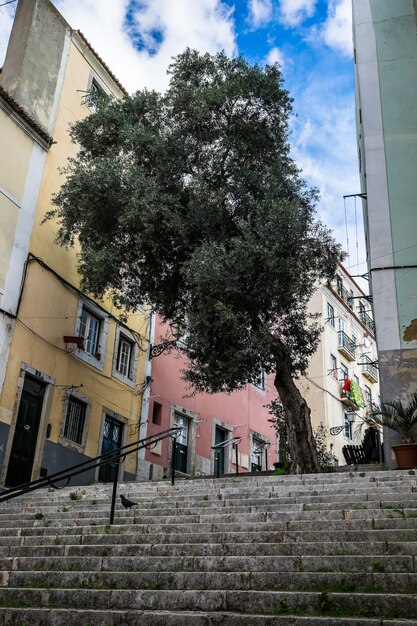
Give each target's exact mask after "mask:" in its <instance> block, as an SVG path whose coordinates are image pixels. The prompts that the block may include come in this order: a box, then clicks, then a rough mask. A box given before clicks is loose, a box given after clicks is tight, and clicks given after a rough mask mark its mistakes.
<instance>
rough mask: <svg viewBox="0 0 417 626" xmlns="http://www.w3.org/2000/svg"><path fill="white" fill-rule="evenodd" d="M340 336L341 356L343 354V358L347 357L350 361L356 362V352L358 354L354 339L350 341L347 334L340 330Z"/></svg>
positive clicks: (339, 347) (339, 348)
mask: <svg viewBox="0 0 417 626" xmlns="http://www.w3.org/2000/svg"><path fill="white" fill-rule="evenodd" d="M338 335H339V345H338V348H337V349H338V350H339V352H340V354H343V356H345V357H346V358H347V360H348V361H354V360H355V358H356V357H355V352H356V346H355V343H354V342H353V341H352V339H350V338H349V337H348V336H347V334H346V333H345V332H343V330H339V332H338Z"/></svg>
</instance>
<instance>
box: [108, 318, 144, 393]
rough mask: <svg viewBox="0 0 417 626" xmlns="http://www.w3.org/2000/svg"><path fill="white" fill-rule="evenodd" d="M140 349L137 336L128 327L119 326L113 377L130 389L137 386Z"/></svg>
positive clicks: (114, 354)
mask: <svg viewBox="0 0 417 626" xmlns="http://www.w3.org/2000/svg"><path fill="white" fill-rule="evenodd" d="M138 357H139V348H138V344H137V342H136V340H135V336H134V334H133V333H131V332H130V330H129V329H128V328H126V326H121V325H120V324H118V325H117V326H116V335H115V342H114V352H113V367H112V376H114V377H115V378H117V379H118V380H120V381H121V382H122V383H124V384H125V385H129V387H134V386H135V381H136V372H137V366H138Z"/></svg>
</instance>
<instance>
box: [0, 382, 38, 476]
mask: <svg viewBox="0 0 417 626" xmlns="http://www.w3.org/2000/svg"><path fill="white" fill-rule="evenodd" d="M44 395H45V384H44V383H43V382H41V381H39V380H37V379H36V378H32V377H31V376H28V375H26V376H25V381H24V383H23V390H22V395H21V398H20V405H19V412H18V415H17V421H16V428H15V432H14V437H13V443H12V450H11V453H10V459H9V465H8V468H7V475H6V485H7V486H8V487H16V486H17V485H21V484H23V483H27V482H29V481H30V480H31V478H32V470H33V461H34V458H35V450H36V443H37V440H38V431H39V424H40V419H41V413H42V407H43V399H44Z"/></svg>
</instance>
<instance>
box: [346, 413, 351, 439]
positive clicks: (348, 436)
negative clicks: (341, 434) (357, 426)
mask: <svg viewBox="0 0 417 626" xmlns="http://www.w3.org/2000/svg"><path fill="white" fill-rule="evenodd" d="M345 437H347V438H348V439H352V422H351V421H350V419H349V416H348V414H347V413H345Z"/></svg>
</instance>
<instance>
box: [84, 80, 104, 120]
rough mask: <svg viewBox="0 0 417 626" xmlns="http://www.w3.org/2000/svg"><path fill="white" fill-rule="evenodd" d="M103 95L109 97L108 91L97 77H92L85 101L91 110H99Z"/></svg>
mask: <svg viewBox="0 0 417 626" xmlns="http://www.w3.org/2000/svg"><path fill="white" fill-rule="evenodd" d="M103 96H105V97H107V94H106V92H105V91H104V89H103V88H102V87H101V86H100V84H99V82H98V81H97V80H96V79H95V78H92V79H91V83H90V87H89V89H88V93H87V96H86V98H85V102H86V104H87V106H88V108H89V109H90V111H92V112H93V113H95V112H96V111H98V107H99V103H100V99H101V98H102V97H103Z"/></svg>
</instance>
